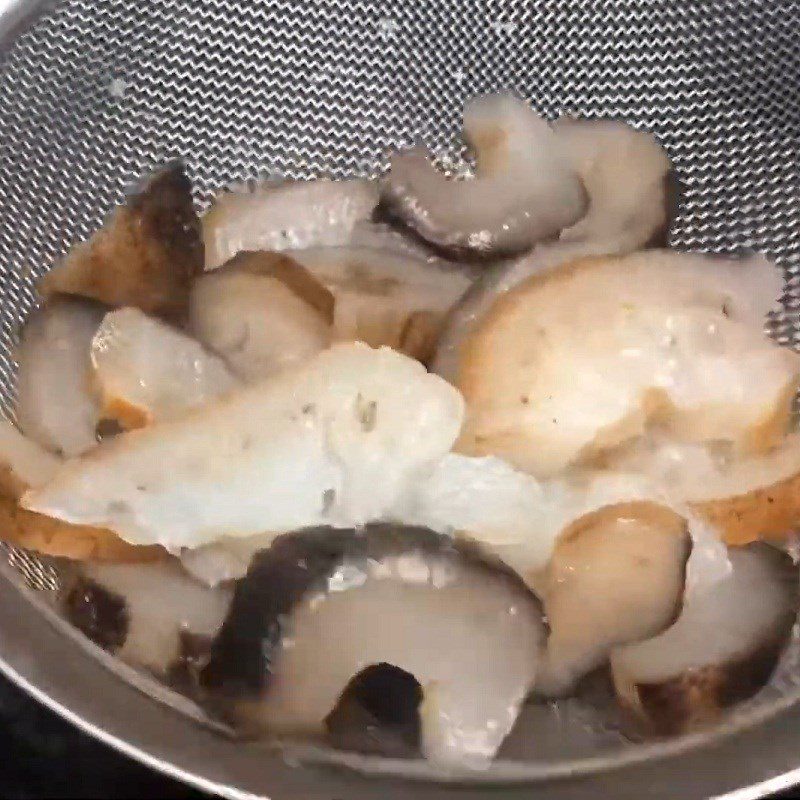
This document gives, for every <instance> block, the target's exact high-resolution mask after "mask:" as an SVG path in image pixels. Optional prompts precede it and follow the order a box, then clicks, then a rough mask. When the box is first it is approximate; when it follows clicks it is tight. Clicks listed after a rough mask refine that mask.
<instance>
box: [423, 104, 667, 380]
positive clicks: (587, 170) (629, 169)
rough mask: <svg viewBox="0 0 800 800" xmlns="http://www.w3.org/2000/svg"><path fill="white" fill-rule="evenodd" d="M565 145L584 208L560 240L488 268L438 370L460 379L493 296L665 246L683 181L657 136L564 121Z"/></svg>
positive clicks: (456, 311) (558, 126)
mask: <svg viewBox="0 0 800 800" xmlns="http://www.w3.org/2000/svg"><path fill="white" fill-rule="evenodd" d="M554 132H555V134H556V136H557V137H558V140H559V143H560V144H561V145H562V147H563V148H564V151H565V153H566V155H567V156H568V158H569V159H570V161H571V163H572V165H573V168H574V169H575V171H576V173H577V174H578V175H579V176H580V178H581V181H582V182H583V185H584V188H585V190H586V193H587V197H588V200H589V207H588V208H587V210H586V214H585V215H584V216H583V217H581V219H579V220H578V221H577V222H576V223H575V224H574V225H571V226H570V227H569V228H565V229H564V230H563V231H561V233H560V235H559V238H558V241H557V242H546V243H543V244H540V245H537V246H536V247H535V248H534V249H533V250H532V252H531V253H529V254H527V255H524V256H522V257H521V258H517V259H513V260H506V261H502V262H500V263H498V264H495V265H493V266H492V267H491V268H489V269H487V270H486V271H484V273H483V274H481V275H480V277H479V278H478V279H477V280H476V282H475V283H474V285H473V286H472V287H471V288H470V290H469V291H468V292H467V293H466V294H465V295H464V296H463V298H462V299H461V301H459V303H458V304H457V305H456V306H454V308H453V309H452V311H451V312H450V314H449V315H448V317H447V320H446V322H445V325H444V328H443V331H442V335H441V337H440V340H439V343H438V345H437V350H436V357H435V359H434V362H433V370H434V371H435V372H436V373H437V374H438V375H441V376H442V377H444V378H447V380H451V381H454V380H456V378H457V372H458V362H459V358H460V348H461V346H462V344H463V342H464V341H465V340H466V339H467V338H468V337H469V334H470V332H471V331H472V330H473V329H474V328H475V326H476V325H477V323H478V321H479V320H480V319H482V318H483V316H484V315H485V314H486V313H487V312H488V310H489V309H490V308H491V307H492V305H493V304H494V302H495V301H496V300H497V299H498V298H500V297H502V296H503V295H504V294H505V293H506V292H508V291H510V290H511V289H512V288H513V287H514V286H517V285H518V284H520V283H522V282H523V281H524V280H526V279H527V278H530V277H531V276H533V275H540V274H542V273H544V272H547V271H548V270H553V269H557V268H559V267H561V266H564V265H567V264H570V263H571V262H574V261H576V260H577V259H582V258H587V257H589V256H612V255H625V254H627V253H630V252H633V251H634V250H637V249H639V248H642V247H647V246H652V245H656V244H659V245H660V244H663V243H664V240H665V235H666V232H667V230H668V229H669V226H670V224H671V223H672V220H673V218H674V216H675V212H676V207H677V195H678V188H677V180H676V179H675V177H674V175H673V173H672V167H671V164H670V161H669V158H668V157H667V155H666V153H665V152H664V150H663V149H662V148H661V147H660V146H659V145H658V143H657V142H656V141H655V139H654V138H653V136H652V135H651V134H649V133H646V132H644V131H637V130H634V129H633V128H631V127H629V126H627V125H625V124H624V123H621V122H614V121H610V120H572V119H560V120H558V121H557V122H556V123H555V125H554Z"/></svg>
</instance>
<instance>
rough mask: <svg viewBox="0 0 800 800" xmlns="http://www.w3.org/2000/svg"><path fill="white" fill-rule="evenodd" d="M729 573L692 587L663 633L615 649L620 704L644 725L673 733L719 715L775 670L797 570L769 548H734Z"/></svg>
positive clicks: (790, 618) (792, 609)
mask: <svg viewBox="0 0 800 800" xmlns="http://www.w3.org/2000/svg"><path fill="white" fill-rule="evenodd" d="M729 557H730V562H731V565H732V571H731V573H730V575H729V576H728V577H727V578H725V579H722V580H720V581H717V582H715V583H712V584H711V585H710V586H705V587H703V588H702V590H700V591H696V592H691V591H689V592H687V596H686V598H685V600H684V605H683V610H682V611H681V614H680V616H679V617H678V619H677V621H676V622H675V624H674V625H672V627H670V628H668V629H667V630H666V631H664V632H663V633H662V634H660V635H659V636H656V637H655V638H653V639H648V640H646V641H644V642H639V643H637V644H629V645H627V646H625V647H620V648H618V649H616V650H613V651H612V653H611V668H612V672H613V676H614V685H615V687H616V690H617V696H618V698H619V701H620V702H621V703H622V705H623V707H624V708H625V709H626V710H627V711H628V712H630V713H631V715H632V716H633V717H634V718H635V719H636V720H637V721H638V723H639V724H641V725H642V726H643V727H644V728H645V729H646V730H649V731H651V732H654V733H658V734H675V733H683V732H685V731H688V730H692V729H694V728H697V727H699V726H702V725H706V724H708V723H710V722H713V721H714V720H716V719H717V718H718V717H719V715H720V713H721V712H722V710H723V709H724V708H725V707H726V706H729V705H731V704H732V703H735V702H737V701H738V700H742V699H744V698H747V697H749V696H750V695H752V694H754V693H755V692H756V691H757V690H758V689H759V688H761V686H763V685H764V684H765V683H766V681H767V680H768V679H769V676H770V675H771V674H772V671H773V669H774V667H775V664H776V661H777V658H778V656H779V654H780V652H781V650H782V649H783V647H784V645H785V643H786V641H787V639H788V636H789V633H790V631H791V628H792V625H793V624H794V620H795V615H796V611H797V575H796V572H795V571H794V570H793V569H791V562H790V560H789V559H788V557H787V556H785V555H783V554H782V553H779V552H778V551H777V550H772V549H771V548H769V547H767V546H766V545H752V546H750V547H747V548H732V549H731V550H730V553H729Z"/></svg>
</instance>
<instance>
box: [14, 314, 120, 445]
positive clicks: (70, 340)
mask: <svg viewBox="0 0 800 800" xmlns="http://www.w3.org/2000/svg"><path fill="white" fill-rule="evenodd" d="M104 313H105V311H104V309H103V308H102V306H99V305H96V304H94V303H92V302H89V301H83V300H78V299H72V298H58V299H55V300H53V301H52V302H50V303H48V304H47V305H46V306H44V307H43V308H41V309H40V310H38V311H35V312H34V313H33V315H32V316H31V318H30V319H29V320H28V321H27V322H26V324H25V327H24V328H23V331H22V336H21V339H20V344H19V348H18V350H17V361H18V362H19V372H18V375H17V406H16V411H17V421H18V423H19V426H20V428H21V429H22V432H23V433H24V434H25V435H26V436H29V437H30V438H31V439H33V440H34V441H36V442H38V443H39V444H41V445H42V446H43V447H46V448H47V449H48V450H52V451H53V452H55V453H60V454H63V455H65V456H75V455H78V454H80V453H84V452H86V451H87V450H90V449H91V448H92V447H94V446H95V445H96V444H97V438H96V435H95V428H96V426H97V421H98V408H97V404H96V402H95V398H94V394H93V391H92V380H91V361H90V358H89V350H90V347H91V343H92V337H93V336H94V334H95V331H96V330H97V328H98V326H99V325H100V323H101V321H102V319H103V315H104Z"/></svg>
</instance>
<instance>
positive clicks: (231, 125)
mask: <svg viewBox="0 0 800 800" xmlns="http://www.w3.org/2000/svg"><path fill="white" fill-rule="evenodd" d="M798 24H800V0H798V1H797V2H795V1H794V0H713V2H702V3H700V2H692V0H684V1H683V2H676V0H537V2H523V0H507V1H505V2H491V1H487V2H479V1H478V0H466V1H465V0H427V1H425V0H417V2H405V3H401V2H393V3H386V2H384V3H371V2H369V3H368V2H360V1H359V0H297V1H296V2H289V1H288V0H272V1H271V2H265V1H264V0H228V1H226V0H102V1H100V2H98V0H69V1H68V2H62V3H59V4H57V5H56V6H55V7H54V8H53V9H52V10H50V11H48V13H47V14H45V15H44V16H43V17H41V18H40V19H39V20H38V21H37V22H36V24H35V25H34V26H33V27H32V28H31V29H30V30H28V31H27V32H25V33H24V34H22V35H21V36H20V38H19V39H18V40H17V41H16V42H15V43H14V45H13V46H12V47H11V48H10V49H9V50H8V51H7V52H6V53H5V54H4V56H3V60H2V71H1V72H0V408H1V409H2V410H3V411H4V412H5V413H6V414H10V413H11V406H12V404H13V395H14V389H13V372H14V363H13V344H14V340H15V336H16V333H17V330H18V327H19V323H20V321H21V320H22V319H23V318H24V317H25V315H26V314H27V312H28V311H29V309H30V308H31V307H32V305H33V303H34V302H35V299H34V292H33V282H34V279H35V278H36V276H38V275H39V274H41V273H42V272H43V271H45V270H46V269H48V268H49V267H50V266H51V265H52V264H53V263H54V262H55V261H56V260H57V259H58V258H59V257H60V256H61V255H62V254H63V253H64V252H65V251H66V250H67V249H68V247H69V246H70V245H71V244H72V243H74V242H76V241H79V240H81V239H84V238H86V237H87V236H88V235H89V234H90V233H91V232H92V230H94V229H95V228H96V227H97V226H98V225H99V224H100V222H101V221H102V218H103V217H104V215H105V214H106V213H107V212H108V210H109V209H110V208H111V207H112V206H113V205H114V204H115V203H117V202H119V201H120V200H121V198H122V197H123V194H124V191H125V189H126V188H127V187H128V186H129V185H130V184H131V183H132V182H134V181H135V180H136V179H137V178H139V177H140V176H141V175H142V174H143V173H145V172H147V171H148V170H149V169H151V168H152V167H154V166H157V165H159V164H161V163H163V162H165V161H166V160H168V159H170V158H173V157H175V156H180V157H182V158H183V159H184V160H185V162H186V164H187V167H188V172H189V174H190V176H191V178H192V179H193V181H194V184H195V190H196V200H197V202H198V204H199V207H201V208H202V207H205V206H206V205H207V204H208V202H209V201H210V199H211V197H212V196H213V193H214V191H215V190H216V189H217V188H218V187H221V186H224V185H227V184H230V183H233V182H239V181H242V180H245V179H247V178H251V177H254V176H260V175H264V174H269V175H273V176H276V175H277V176H283V177H287V178H296V179H303V178H313V177H318V176H321V175H326V176H330V177H334V178H342V177H348V176H354V175H375V174H377V173H379V172H380V171H381V170H382V169H384V168H385V165H386V155H387V153H388V151H389V150H391V149H394V148H397V147H399V146H406V145H410V144H412V143H414V142H415V141H422V142H424V143H425V144H427V145H429V146H430V147H431V148H432V150H433V151H434V153H435V154H436V155H437V157H438V158H439V160H440V162H442V163H448V162H449V163H450V164H451V165H452V164H454V163H457V161H458V159H459V158H460V153H461V146H460V143H459V141H458V133H459V127H460V117H461V109H462V106H463V103H464V100H465V99H467V98H468V97H470V96H471V95H474V94H477V93H483V92H490V91H498V90H513V91H515V92H517V93H518V94H520V95H522V96H524V97H525V98H527V99H528V100H529V101H530V102H531V103H532V105H533V106H534V108H536V109H537V110H538V111H540V112H541V113H543V114H545V115H546V116H548V117H550V118H554V117H557V116H560V115H562V114H570V115H576V116H585V117H615V118H621V119H624V120H626V121H628V122H630V123H632V124H634V125H636V126H637V127H641V128H645V129H648V130H651V131H653V132H654V133H655V134H656V136H657V137H658V139H659V140H660V141H661V142H662V144H663V145H664V146H665V147H666V148H667V150H668V152H669V154H670V156H671V158H672V160H673V162H674V164H675V167H676V169H677V172H678V175H679V178H680V181H681V183H682V186H683V192H682V204H681V211H680V215H679V217H678V220H677V222H676V224H675V226H674V228H673V232H672V244H673V245H674V246H677V247H680V248H684V249H695V250H705V251H714V252H728V251H739V250H760V251H763V252H765V253H767V254H769V255H770V256H772V257H774V258H775V259H776V260H777V261H778V262H779V263H780V264H781V265H782V266H783V267H784V268H785V269H786V270H787V274H788V277H789V282H788V289H787V294H786V297H785V298H784V311H783V312H782V313H780V314H778V315H777V316H776V318H775V320H774V321H773V333H774V334H775V335H776V336H777V338H778V339H779V340H780V341H782V342H785V343H788V344H792V345H795V346H798V345H800V325H799V324H798V323H799V322H800V180H799V179H800V166H798V158H797V156H798V131H800V45H798V43H797V28H798ZM6 550H7V552H9V553H10V557H11V560H12V561H13V562H15V564H16V566H17V567H18V568H19V569H20V571H21V572H22V573H23V575H24V576H25V578H26V580H27V581H28V583H29V584H31V585H33V586H36V587H38V588H43V589H44V588H47V589H54V588H56V585H57V579H56V578H57V576H56V572H55V571H54V568H53V566H52V565H50V564H49V563H46V562H44V561H40V560H38V559H36V558H35V557H33V556H31V555H30V554H26V553H24V552H22V551H17V550H16V549H14V548H6Z"/></svg>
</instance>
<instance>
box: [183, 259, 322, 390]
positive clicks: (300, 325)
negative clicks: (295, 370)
mask: <svg viewBox="0 0 800 800" xmlns="http://www.w3.org/2000/svg"><path fill="white" fill-rule="evenodd" d="M190 305H191V308H190V319H189V325H190V329H191V331H192V332H193V334H194V335H195V336H196V337H197V338H198V339H199V340H200V341H201V342H203V344H205V345H206V347H208V348H209V349H211V350H212V351H214V352H215V353H217V354H219V355H220V356H221V357H222V358H224V359H225V361H226V363H227V364H228V366H229V367H230V368H231V370H232V371H233V372H234V373H235V374H236V375H237V376H238V377H240V378H241V379H242V380H245V381H248V382H254V381H258V380H261V379H262V378H265V377H269V376H270V375H273V374H275V373H276V372H279V371H280V370H282V369H284V368H286V367H287V366H290V365H292V364H297V363H302V362H303V361H306V360H307V359H309V358H310V357H311V356H314V355H316V354H317V353H318V352H320V351H321V350H324V349H325V348H326V347H327V346H328V345H329V344H330V343H331V322H332V320H333V306H334V300H333V296H332V295H331V293H330V292H329V291H328V290H327V289H326V288H325V287H324V286H323V285H322V284H321V283H319V281H317V279H316V278H314V276H313V275H311V273H310V272H309V271H308V270H306V269H305V267H303V266H301V265H300V264H298V263H297V262H296V261H295V260H293V259H292V258H289V257H288V256H285V255H282V254H279V253H267V252H246V253H245V252H243V253H239V254H238V255H237V256H235V257H234V258H233V259H231V260H230V261H229V262H227V264H225V266H223V267H220V268H219V269H217V270H214V271H213V272H209V273H206V274H205V275H203V276H201V277H199V278H197V279H196V280H195V282H194V285H193V287H192V292H191V304H190Z"/></svg>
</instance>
